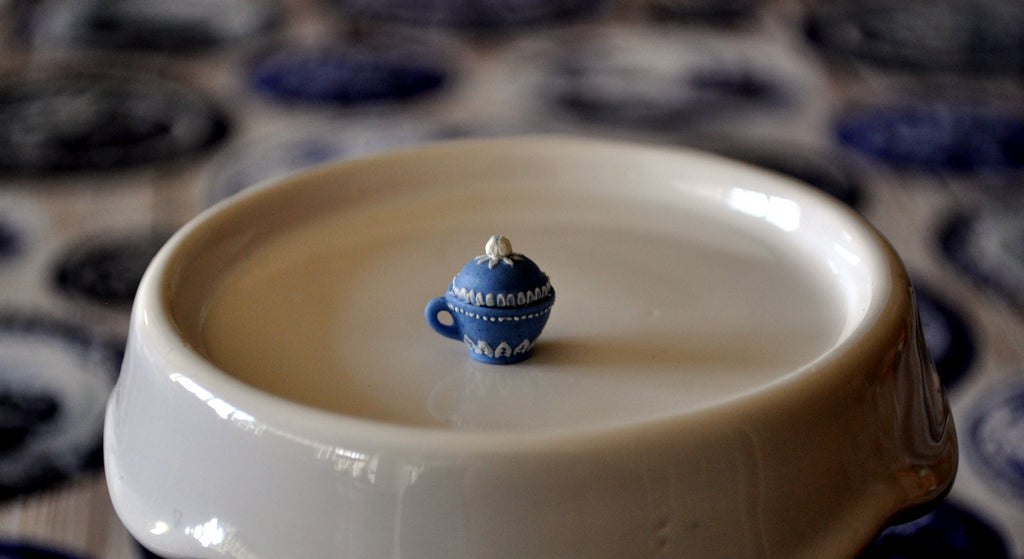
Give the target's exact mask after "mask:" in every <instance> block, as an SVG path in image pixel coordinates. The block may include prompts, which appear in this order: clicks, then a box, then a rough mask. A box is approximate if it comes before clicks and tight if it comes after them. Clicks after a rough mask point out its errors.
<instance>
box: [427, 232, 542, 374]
mask: <svg viewBox="0 0 1024 559" xmlns="http://www.w3.org/2000/svg"><path fill="white" fill-rule="evenodd" d="M554 303H555V290H554V288H552V287H551V281H550V280H549V279H548V276H547V274H545V273H544V272H542V271H541V270H540V268H539V267H537V264H535V263H534V262H533V261H532V260H530V259H529V258H527V257H525V256H523V255H522V254H519V253H516V252H513V250H512V243H510V242H509V240H508V239H506V238H505V237H503V236H501V235H494V236H492V237H491V238H490V239H489V240H488V241H487V244H486V246H485V247H484V254H483V255H481V256H477V257H476V258H474V259H472V260H470V261H469V262H468V263H467V264H466V265H465V266H464V267H463V268H462V271H461V272H459V273H458V275H456V276H455V279H453V280H452V283H451V286H449V288H448V291H447V293H445V295H444V297H437V298H435V299H433V300H431V301H430V302H429V303H428V304H427V308H426V309H425V311H424V314H425V316H426V319H427V324H429V325H430V327H431V328H433V329H434V331H436V332H437V333H438V334H441V335H442V336H445V337H448V338H452V339H454V340H460V341H462V342H464V343H465V344H466V346H467V347H468V348H469V356H470V357H472V358H473V359H476V360H477V361H481V362H483V363H492V364H498V365H504V364H508V363H516V362H518V361H522V360H523V359H526V358H527V357H529V356H530V355H531V354H532V353H533V346H534V344H535V343H536V342H537V338H538V337H539V336H540V333H541V331H542V330H543V329H544V325H545V324H547V321H548V316H550V314H551V306H552V305H554ZM445 312H446V313H448V314H449V315H451V318H452V322H451V324H445V323H443V322H441V321H440V319H439V315H440V314H441V313H445Z"/></svg>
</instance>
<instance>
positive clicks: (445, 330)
mask: <svg viewBox="0 0 1024 559" xmlns="http://www.w3.org/2000/svg"><path fill="white" fill-rule="evenodd" d="M441 312H446V313H448V314H451V311H450V310H448V303H447V302H446V301H445V300H444V297H436V298H434V299H431V300H430V302H429V303H427V308H426V309H424V311H423V315H424V316H425V317H426V319H427V324H429V325H430V327H431V328H433V329H434V331H435V332H437V333H438V334H441V335H442V336H444V337H446V338H451V339H453V340H459V341H462V332H460V331H459V326H458V324H457V323H456V322H455V319H454V317H452V323H451V324H443V323H442V322H441V321H440V320H438V318H437V315H438V313H441Z"/></svg>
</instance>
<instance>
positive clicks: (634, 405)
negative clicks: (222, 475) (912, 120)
mask: <svg viewBox="0 0 1024 559" xmlns="http://www.w3.org/2000/svg"><path fill="white" fill-rule="evenodd" d="M496 233H500V234H503V235H505V236H506V237H508V238H509V239H510V240H511V241H512V243H513V246H514V248H515V249H516V250H517V251H518V252H522V253H524V254H526V255H527V256H529V257H530V258H532V259H533V260H534V261H536V262H537V263H538V264H539V265H540V266H541V268H542V269H543V270H544V271H545V272H546V273H547V274H548V275H549V276H550V278H551V281H552V285H553V286H554V288H555V289H556V290H557V293H558V300H557V302H556V303H555V307H554V309H553V311H552V315H551V318H550V320H549V322H548V325H547V328H546V330H545V332H544V334H543V336H542V337H541V338H540V341H539V342H538V344H537V346H536V349H535V353H534V355H533V357H532V358H531V359H529V360H527V361H525V362H522V363H519V364H516V365H511V366H494V365H487V364H482V363H478V362H475V361H473V360H471V359H469V357H468V356H467V354H466V348H465V346H463V345H462V344H460V343H458V342H454V341H452V340H448V339H445V338H442V337H441V336H438V335H437V334H436V333H434V332H433V331H432V330H431V329H430V328H429V327H428V326H427V325H426V324H425V323H424V320H423V308H424V305H425V304H426V303H427V301H429V300H430V299H431V298H433V297H437V296H439V295H442V294H443V293H444V291H445V289H446V288H447V286H448V284H449V282H451V280H452V277H453V275H454V274H455V273H456V272H458V270H459V269H460V268H461V267H462V266H463V264H465V262H466V261H467V260H469V259H470V258H472V257H474V256H477V255H479V254H482V253H483V248H484V243H485V241H486V240H487V239H488V238H489V237H490V236H491V235H492V234H496ZM891 267H892V262H891V261H890V256H889V253H888V252H887V248H886V246H885V245H884V242H883V241H882V240H881V239H880V237H878V235H877V234H876V233H875V232H874V231H873V230H871V229H870V228H869V227H867V226H866V225H865V224H864V223H863V221H861V220H860V219H859V218H858V217H857V216H856V215H854V214H853V212H851V211H849V210H848V209H846V208H845V207H843V206H841V205H839V204H838V203H836V202H834V201H831V200H830V199H828V198H826V197H825V196H824V195H822V194H819V193H817V192H815V191H812V190H811V189H810V188H805V187H803V186H801V185H798V184H796V183H794V182H791V181H790V180H788V179H784V178H782V177H779V176H775V175H770V174H768V173H765V172H761V171H757V170H754V169H752V168H748V167H745V166H742V165H739V164H736V163H732V162H729V161H725V160H722V159H719V158H715V157H712V156H708V155H705V154H701V153H696V152H689V151H682V150H676V149H665V148H654V147H646V146H626V145H622V144H617V143H606V142H600V141H580V140H570V139H564V138H546V137H533V138H514V139H503V140H491V141H474V142H452V143H442V144H437V145H433V146H429V147H425V148H419V149H414V150H409V151H403V152H397V153H392V154H387V155H382V156H377V157H374V158H371V159H366V160H360V161H355V162H347V163H342V164H337V165H331V166H327V167H323V168H320V169H317V170H314V171H312V172H309V173H306V174H302V175H299V176H296V177H293V178H290V179H287V180H285V181H281V182H279V183H275V184H272V185H268V186H266V187H263V188H259V189H256V190H254V191H251V192H247V193H243V194H242V195H240V196H238V197H236V198H234V199H232V200H229V201H228V203H226V204H223V205H221V206H218V207H216V208H214V209H213V210H211V211H210V212H209V213H207V214H205V215H203V216H202V217H200V218H199V219H197V220H196V221H194V222H193V223H192V224H190V225H189V226H187V227H186V228H184V229H183V230H182V231H181V232H179V234H178V235H177V236H176V237H175V238H174V239H173V240H172V241H171V243H169V244H168V246H167V247H166V248H165V250H164V252H163V253H162V254H161V255H160V256H159V257H158V259H157V261H155V263H154V266H153V268H151V271H150V274H151V275H152V276H153V278H152V279H149V280H148V281H149V283H151V284H155V285H158V286H159V290H160V292H161V293H162V294H163V305H162V309H161V310H162V311H163V312H166V317H165V318H166V320H168V321H170V322H171V323H172V324H173V326H174V327H175V328H176V329H177V331H178V332H179V333H180V335H181V336H183V337H184V339H185V341H186V342H187V344H188V345H190V346H191V347H192V348H193V349H194V350H195V351H196V352H198V353H199V354H200V355H201V356H202V358H203V359H205V360H207V361H208V362H209V363H211V364H213V365H214V366H215V368H216V369H217V370H219V371H220V372H221V373H222V374H227V375H230V376H232V377H234V378H236V379H238V380H241V381H242V382H244V383H245V384H247V385H250V386H251V387H255V388H257V389H259V390H261V391H264V392H267V393H271V394H274V395H276V396H279V397H281V398H284V399H286V400H290V401H292V402H296V403H299V404H302V405H305V406H311V407H315V408H319V409H323V410H328V411H331V412H335V413H338V414H343V415H347V416H354V417H359V418H364V419H370V420H374V421H380V422H386V423H391V424H399V425H415V426H423V427H430V428H437V429H455V430H472V431H490V430H495V431H530V430H551V429H576V428H582V429H586V428H593V427H598V426H607V425H624V424H631V423H636V422H643V421H647V420H652V419H657V418H663V417H668V416H675V415H679V414H685V413H691V412H695V411H698V410H701V409H705V408H709V407H714V406H720V405H725V404H726V403H728V402H739V401H742V400H743V399H744V398H746V397H748V396H750V395H753V394H755V393H757V392H758V391H760V390H766V389H769V388H770V387H773V386H778V385H780V384H782V383H792V386H793V388H794V389H799V385H800V380H801V379H802V378H805V377H808V376H810V375H813V374H814V372H815V371H817V370H819V369H820V368H821V366H822V364H824V363H827V362H828V361H829V360H832V359H835V358H837V356H838V355H840V354H842V352H843V351H844V350H848V349H849V347H851V346H852V345H853V344H855V343H856V340H857V338H858V336H859V335H860V334H861V333H863V332H864V331H865V330H866V329H868V328H870V327H871V321H872V320H873V319H874V318H875V317H877V316H878V315H879V313H880V312H881V308H882V306H883V305H884V304H885V301H886V298H887V297H888V293H889V290H890V289H891V276H892V273H893V271H892V269H891ZM144 285H145V284H144Z"/></svg>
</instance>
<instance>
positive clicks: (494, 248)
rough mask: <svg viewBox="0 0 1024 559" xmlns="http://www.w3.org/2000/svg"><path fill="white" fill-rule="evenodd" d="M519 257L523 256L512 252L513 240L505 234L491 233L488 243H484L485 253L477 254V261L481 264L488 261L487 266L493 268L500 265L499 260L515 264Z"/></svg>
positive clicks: (510, 264) (511, 264)
mask: <svg viewBox="0 0 1024 559" xmlns="http://www.w3.org/2000/svg"><path fill="white" fill-rule="evenodd" d="M519 258H522V257H521V256H519V255H518V254H516V253H514V252H512V242H511V241H509V240H508V239H507V238H505V236H504V235H491V238H490V239H487V244H486V245H484V254H482V255H480V256H477V257H476V261H477V263H479V264H483V263H484V262H487V267H488V268H493V267H495V266H497V265H498V262H504V263H505V264H508V265H509V266H514V265H515V262H514V261H515V260H517V259H519Z"/></svg>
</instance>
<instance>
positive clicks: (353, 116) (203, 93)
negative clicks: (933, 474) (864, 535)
mask: <svg viewBox="0 0 1024 559" xmlns="http://www.w3.org/2000/svg"><path fill="white" fill-rule="evenodd" d="M531 133H542V134H547V133H556V134H574V135H583V136H592V137H607V138H616V139H623V140H632V141H641V142H650V143H658V144H664V145H675V146H688V147H696V148H699V149H705V150H710V151H714V152H717V153H720V154H723V155H726V156H728V157H732V158H736V159H739V160H742V161H745V162H748V163H751V164H753V165H758V166H761V167H765V168H767V169H770V170H772V171H774V172H779V173H782V174H786V175H790V176H793V177H796V178H798V179H800V180H802V181H805V182H807V183H809V184H811V185H812V186H814V187H817V188H819V189H821V190H823V191H825V192H827V193H829V194H831V195H832V196H834V197H836V198H837V199H838V200H840V201H842V202H843V203H846V204H848V205H850V206H851V207H853V208H854V209H855V210H857V211H858V212H860V213H861V214H862V215H864V216H865V217H866V218H867V219H868V220H869V221H871V222H872V223H873V224H875V226H877V227H878V228H879V229H880V230H881V231H882V232H883V233H884V234H886V235H887V236H888V237H889V239H890V240H891V242H892V243H893V244H894V246H895V247H896V249H897V250H898V251H899V253H900V255H901V256H902V258H903V259H904V262H905V263H906V265H907V267H908V269H909V270H910V272H911V275H912V277H913V279H914V283H915V287H916V291H917V297H918V303H919V305H920V310H921V318H922V321H923V324H924V327H925V332H926V338H927V342H928V346H929V350H930V351H931V353H932V356H933V358H934V359H935V362H936V365H937V368H938V371H939V373H940V376H941V378H942V380H943V383H944V384H945V386H946V388H947V390H948V391H949V395H950V399H951V402H952V405H953V410H954V415H955V417H956V421H957V428H958V433H959V437H960V444H961V462H960V472H959V476H958V478H957V481H956V483H955V485H954V487H953V490H952V492H951V494H950V495H949V497H948V498H947V499H946V500H945V501H943V502H942V503H941V504H940V505H939V506H938V508H937V509H936V510H935V511H933V512H932V513H930V514H929V515H927V516H925V517H923V518H921V519H919V520H916V521H913V522H911V523H908V524H903V525H900V526H895V527H893V528H891V529H889V530H888V531H886V532H885V533H884V534H882V535H881V537H880V539H879V540H878V541H877V542H876V543H875V544H874V545H873V546H872V547H870V548H869V549H867V550H865V551H864V554H863V556H864V557H867V558H925V557H927V558H940V557H941V558H957V559H959V558H963V559H967V558H978V559H981V558H985V559H999V558H1014V559H1022V558H1024V4H1022V3H1020V2H1019V1H1018V0H821V1H816V0H778V1H776V0H320V1H317V0H281V1H274V0H176V1H159V0H46V1H29V0H0V559H18V558H25V559H27V558H32V559H44V558H54V559H57V558H61V559H69V558H82V559H88V558H91V559H136V558H143V557H152V555H150V554H148V552H146V551H145V550H144V549H142V548H141V547H140V546H138V545H137V544H136V543H135V542H134V541H133V540H132V538H131V537H130V536H129V535H128V534H127V533H126V532H125V530H124V528H123V527H122V526H121V523H120V522H119V520H118V519H117V517H116V515H115V514H114V513H113V510H112V508H111V505H110V501H109V497H108V496H107V490H106V486H105V482H104V479H103V475H102V457H101V440H102V421H103V412H104V406H105V403H106V399H107V396H108V395H109V392H110V390H111V387H112V386H113V383H114V382H115V380H116V378H117V375H118V371H119V368H120V359H121V355H122V352H123V347H124V343H125V336H126V333H127V329H128V316H129V311H130V308H131V303H132V298H133V296H134V291H135V288H136V287H137V285H138V282H139V279H140V277H141V275H142V272H143V271H144V269H145V267H146V265H147V263H148V262H149V260H150V259H151V258H152V256H153V255H154V254H155V252H156V251H157V249H158V248H159V247H160V246H161V244H162V243H163V242H164V241H165V240H166V239H167V238H168V237H169V236H170V235H171V234H172V233H173V231H175V230H176V229H177V228H178V227H180V226H181V225H182V224H184V223H185V222H186V221H187V220H189V219H190V218H192V217H194V216H195V215H197V214H198V213H200V212H201V211H203V210H204V209H206V208H208V207H210V206H212V205H214V204H216V203H218V202H219V201H221V200H224V199H225V198H227V197H229V196H231V195H233V194H235V193H238V192H240V191H242V190H244V189H246V188H249V187H252V186H253V185H256V184H259V183H262V182H264V181H267V180H271V179H274V178H278V177H281V176H283V175H285V174H288V173H292V172H296V171H299V170H301V169H303V168H308V167H311V166H314V165H318V164H321V163H325V162H328V161H335V160H341V159H346V158H352V157H359V156H363V155H367V154H371V153H373V152H377V151H381V150H387V149H394V148H399V147H402V146H409V145H413V144H417V143H422V142H430V141H440V140H448V139H455V138H470V137H484V136H496V135H512V134H531ZM626 187H627V185H623V188H626ZM154 444H159V441H154Z"/></svg>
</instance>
